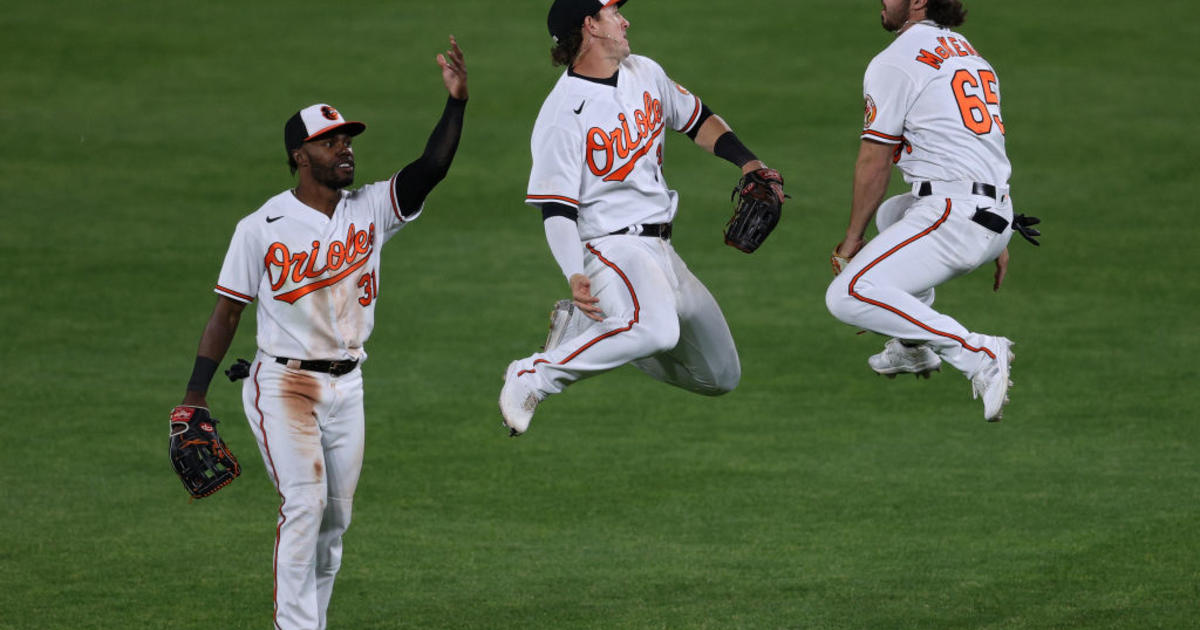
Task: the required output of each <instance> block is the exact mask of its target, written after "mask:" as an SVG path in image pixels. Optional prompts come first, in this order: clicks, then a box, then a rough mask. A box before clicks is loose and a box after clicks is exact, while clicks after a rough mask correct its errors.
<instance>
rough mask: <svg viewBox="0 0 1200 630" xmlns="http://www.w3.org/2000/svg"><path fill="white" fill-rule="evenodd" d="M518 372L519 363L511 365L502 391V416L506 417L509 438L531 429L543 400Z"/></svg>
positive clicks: (505, 373)
mask: <svg viewBox="0 0 1200 630" xmlns="http://www.w3.org/2000/svg"><path fill="white" fill-rule="evenodd" d="M517 372H518V369H517V362H516V361H513V362H512V363H509V364H508V369H507V370H505V372H504V387H503V388H501V389H500V414H501V415H502V416H504V427H505V428H507V429H508V435H509V437H517V436H518V435H521V434H522V433H524V432H525V431H527V430H528V429H529V421H530V420H533V412H534V411H536V410H537V406H538V403H539V402H541V400H542V399H541V398H538V395H537V392H535V391H534V390H533V389H532V388H531V387H529V384H528V383H526V382H523V381H522V380H521V379H520V378H519V377H518V376H517Z"/></svg>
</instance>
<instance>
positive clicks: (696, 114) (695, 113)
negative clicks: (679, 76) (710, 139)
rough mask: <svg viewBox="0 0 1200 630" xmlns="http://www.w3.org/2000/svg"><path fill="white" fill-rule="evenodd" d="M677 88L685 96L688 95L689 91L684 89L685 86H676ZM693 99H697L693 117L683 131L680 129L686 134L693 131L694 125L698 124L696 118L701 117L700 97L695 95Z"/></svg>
mask: <svg viewBox="0 0 1200 630" xmlns="http://www.w3.org/2000/svg"><path fill="white" fill-rule="evenodd" d="M675 87H677V88H679V91H680V92H683V93H684V94H687V93H688V91H687V90H685V89H683V86H680V85H676V86H675ZM692 98H694V99H696V106H695V108H694V109H693V110H692V117H691V118H689V119H688V121H687V124H686V125H684V126H683V128H682V129H680V131H681V132H685V133H686V132H687V130H688V129H691V127H692V123H694V122H696V118H697V117H698V116H699V115H700V97H699V96H696V95H695V94H693V95H692Z"/></svg>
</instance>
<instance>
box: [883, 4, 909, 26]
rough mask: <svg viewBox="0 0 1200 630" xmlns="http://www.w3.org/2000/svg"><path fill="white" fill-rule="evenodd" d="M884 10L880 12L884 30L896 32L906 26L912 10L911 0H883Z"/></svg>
mask: <svg viewBox="0 0 1200 630" xmlns="http://www.w3.org/2000/svg"><path fill="white" fill-rule="evenodd" d="M882 3H883V10H882V11H880V12H879V20H880V21H881V22H882V23H883V28H884V30H887V31H891V32H893V33H894V32H896V31H898V30H900V29H901V28H903V27H904V23H905V22H907V21H908V15H909V13H910V12H911V10H912V4H911V2H910V0H882Z"/></svg>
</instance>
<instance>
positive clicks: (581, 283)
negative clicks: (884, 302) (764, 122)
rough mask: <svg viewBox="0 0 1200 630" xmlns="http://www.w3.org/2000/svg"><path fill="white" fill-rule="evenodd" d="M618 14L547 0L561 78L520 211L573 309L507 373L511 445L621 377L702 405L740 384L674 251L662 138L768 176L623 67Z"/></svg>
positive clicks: (677, 92) (644, 62) (686, 103)
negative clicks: (686, 395)
mask: <svg viewBox="0 0 1200 630" xmlns="http://www.w3.org/2000/svg"><path fill="white" fill-rule="evenodd" d="M624 4H625V1H624V0H555V1H554V3H553V5H552V6H551V7H550V12H549V16H548V18H547V23H548V27H549V30H550V35H551V36H552V37H553V38H554V41H555V47H554V48H553V50H552V51H551V56H552V58H553V60H554V63H555V65H563V66H566V72H564V73H563V74H562V76H561V77H560V78H559V80H558V82H557V83H556V84H555V86H554V88H553V89H552V90H551V92H550V94H549V96H547V97H546V100H545V102H544V103H543V105H542V108H541V111H540V112H539V114H538V117H537V121H536V123H535V124H534V130H533V136H532V140H531V143H530V144H531V149H532V153H533V168H532V170H531V173H530V176H529V188H528V194H527V196H526V203H528V204H530V205H532V206H534V207H537V208H539V209H540V210H541V213H542V217H543V219H544V228H545V234H546V240H547V243H548V244H549V246H550V251H551V253H552V254H553V256H554V259H555V260H556V261H557V263H558V265H559V267H560V268H561V270H562V273H563V275H564V276H565V277H566V279H567V281H568V284H569V286H570V290H571V295H572V300H571V301H570V302H567V301H563V302H560V304H559V305H558V307H557V308H556V310H555V312H554V313H553V314H552V320H553V321H554V324H553V325H552V328H551V332H550V337H549V338H548V340H547V344H546V346H545V348H544V351H543V352H539V353H535V354H533V355H530V356H527V357H524V358H521V359H517V360H515V361H513V362H512V363H511V364H509V366H508V369H507V370H506V372H505V378H504V387H503V388H502V390H501V392H500V401H499V404H500V411H501V414H502V415H503V417H504V425H505V426H506V427H507V429H508V431H509V433H510V435H513V436H516V435H520V434H521V433H524V432H525V431H526V429H528V427H529V423H530V420H531V418H532V417H533V412H534V410H535V408H536V407H537V405H538V403H539V402H540V401H542V400H543V399H545V397H546V396H549V395H551V394H557V393H559V392H561V391H563V389H564V388H565V387H567V386H568V385H569V384H571V383H574V382H575V381H578V380H580V379H582V378H586V377H588V376H592V375H595V374H599V373H601V372H604V371H607V370H611V369H613V368H616V367H618V366H621V365H623V364H626V363H633V364H634V365H636V366H637V367H638V368H639V369H641V370H642V371H643V372H645V373H647V374H649V375H650V376H652V377H653V378H656V379H658V380H660V381H664V382H666V383H669V384H671V385H675V386H677V387H681V388H684V389H687V390H689V391H693V392H697V393H701V394H705V395H709V396H717V395H721V394H724V393H726V392H729V391H731V390H732V389H733V388H734V387H735V386H737V384H738V381H739V379H740V378H741V365H740V363H739V361H738V353H737V348H736V347H735V345H734V341H733V336H732V335H731V334H730V331H729V326H728V324H727V323H726V322H725V317H724V315H722V313H721V309H720V307H719V306H718V305H717V302H716V300H715V299H713V296H712V295H711V294H710V293H709V292H708V289H706V288H705V287H704V285H703V284H701V282H700V280H698V279H697V278H696V276H694V275H693V274H692V272H691V271H690V270H688V268H687V265H685V264H684V262H683V260H682V259H680V257H679V255H678V254H676V253H675V249H674V248H673V247H672V245H671V240H670V239H671V225H672V221H673V220H674V219H675V214H676V211H677V207H678V203H679V197H678V194H677V193H676V192H675V191H674V190H671V189H670V188H669V187H668V186H667V183H666V180H665V179H664V178H663V170H662V163H663V146H664V142H665V139H666V135H665V134H664V132H665V131H667V130H673V131H678V132H681V133H685V134H687V136H688V137H689V138H691V139H692V140H693V141H694V142H695V143H696V144H698V145H700V146H701V147H703V148H704V149H706V150H707V151H709V152H712V153H714V154H715V155H717V156H720V157H722V158H724V159H726V160H729V161H730V162H733V163H734V164H735V165H737V166H738V167H740V168H741V170H742V172H743V173H750V172H755V171H759V170H764V171H766V170H769V169H766V167H765V165H764V164H763V163H762V162H761V161H759V160H758V159H757V158H756V157H755V156H754V154H753V153H751V152H750V151H749V150H748V149H747V148H746V147H745V146H744V145H743V144H742V143H741V141H739V140H738V138H737V136H736V135H734V133H733V132H732V131H731V130H730V128H729V126H728V125H727V124H726V123H725V121H723V120H722V119H721V118H720V117H719V116H716V115H714V114H713V113H712V112H711V111H709V109H708V108H707V107H706V106H704V105H703V104H702V103H701V101H700V99H699V98H698V97H697V96H695V95H693V94H691V93H690V92H688V91H687V90H686V89H684V88H683V87H682V86H680V85H678V84H676V83H675V82H674V81H672V80H671V79H670V78H669V77H668V76H667V74H666V73H665V72H664V71H663V69H662V68H661V67H660V66H659V65H658V64H657V63H655V62H654V61H652V60H650V59H648V58H646V57H642V56H638V55H632V54H630V49H629V40H628V39H627V38H626V31H627V29H628V28H629V22H628V21H627V20H626V19H625V17H624V16H623V15H621V12H620V10H619V9H620V7H621V6H622V5H624ZM771 173H774V171H771ZM774 175H775V177H776V178H777V179H779V183H776V184H773V192H774V193H775V194H777V195H778V199H779V200H780V201H782V199H783V190H782V186H781V184H782V180H781V178H778V174H777V173H774Z"/></svg>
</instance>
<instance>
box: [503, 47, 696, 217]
mask: <svg viewBox="0 0 1200 630" xmlns="http://www.w3.org/2000/svg"><path fill="white" fill-rule="evenodd" d="M699 116H700V99H699V98H697V97H696V96H694V95H692V94H691V93H689V92H688V91H687V90H685V89H684V88H683V87H681V86H679V85H678V84H676V83H675V82H674V81H672V80H671V79H670V77H668V76H667V74H666V72H664V71H663V69H662V67H660V66H659V65H658V64H657V63H655V62H654V61H653V60H651V59H648V58H646V57H642V56H639V55H630V56H629V57H627V58H626V59H625V60H624V61H623V62H621V66H620V70H619V71H618V75H617V85H616V87H613V86H610V85H604V84H601V83H597V82H594V81H589V80H587V79H583V78H580V77H576V76H571V75H570V74H569V73H566V72H564V73H563V75H562V77H561V78H559V80H558V83H557V84H555V86H554V89H553V90H551V91H550V94H549V96H547V97H546V101H545V102H544V103H543V104H542V109H541V111H540V112H539V113H538V117H537V122H536V123H535V124H534V128H533V136H532V140H531V141H530V148H531V150H532V152H533V169H532V171H531V172H530V174H529V188H528V191H527V195H526V197H525V201H526V203H529V204H531V205H540V204H543V203H547V202H556V203H561V204H565V205H568V206H571V207H574V208H577V209H578V210H579V218H578V225H579V234H580V236H581V237H582V238H583V239H590V238H595V237H598V236H602V235H605V234H609V233H611V232H613V231H615V230H620V229H624V228H626V227H629V226H631V225H635V224H639V223H668V222H670V221H671V220H672V219H673V218H674V217H675V211H676V208H677V206H678V194H677V193H676V192H675V191H674V190H671V189H670V188H668V187H667V182H666V180H665V179H664V178H663V173H662V160H663V142H664V137H663V131H664V130H666V129H667V128H668V127H669V128H671V129H673V130H675V131H681V132H687V131H688V130H690V129H691V128H692V126H693V125H695V124H696V120H697V119H698V118H699Z"/></svg>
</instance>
